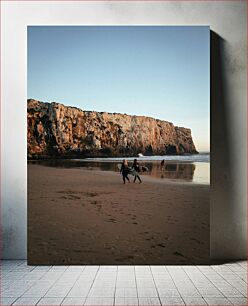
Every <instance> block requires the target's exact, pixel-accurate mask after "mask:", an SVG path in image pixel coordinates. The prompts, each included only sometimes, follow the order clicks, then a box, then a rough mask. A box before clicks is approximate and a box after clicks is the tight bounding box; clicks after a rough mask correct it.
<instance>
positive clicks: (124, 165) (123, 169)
mask: <svg viewBox="0 0 248 306" xmlns="http://www.w3.org/2000/svg"><path fill="white" fill-rule="evenodd" d="M120 173H121V174H122V179H123V184H125V183H126V179H127V180H128V182H129V183H130V180H129V177H128V176H127V175H128V163H127V160H126V159H123V162H122V164H121V170H120Z"/></svg>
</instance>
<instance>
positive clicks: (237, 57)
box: [1, 0, 247, 259]
mask: <svg viewBox="0 0 248 306" xmlns="http://www.w3.org/2000/svg"><path fill="white" fill-rule="evenodd" d="M1 6H2V59H1V63H2V98H1V123H2V125H1V126H2V128H1V133H2V137H1V141H2V143H1V148H2V150H1V178H2V181H1V184H2V186H1V187H2V191H1V197H2V199H1V200H2V202H1V203H2V206H1V212H2V221H1V222H2V228H3V254H2V257H3V258H5V259H7V258H8V259H20V258H26V256H27V254H26V253H27V251H26V244H27V195H26V194H27V175H26V171H27V169H26V148H27V143H26V141H27V140H26V98H27V96H26V63H27V59H26V51H27V50H26V27H27V25H65V24H71V25H84V24H104V25H112V24H121V25H126V24H137V25H143V24H150V25H153V24H156V25H210V27H211V29H212V30H213V31H214V32H215V33H217V34H218V35H219V37H217V36H216V35H213V45H212V47H213V48H212V56H213V57H212V80H213V82H212V84H211V85H212V91H211V98H212V101H211V104H212V112H211V122H212V132H211V136H212V140H211V149H212V169H211V171H212V172H211V180H212V188H211V232H210V236H211V256H212V258H229V259H235V258H245V257H246V216H247V213H246V148H247V140H246V132H247V129H246V101H247V91H246V71H247V70H246V68H247V67H246V2H245V1H236V0H235V1H199V2H198V1H187V2H186V1H182V2H180V1H161V2H157V1H155V2H140V1H138V2H132V3H131V2H119V3H116V2H113V1H110V2H99V1H96V2H94V3H91V2H90V1H75V2H72V1H69V2H64V1H53V2H52V1H49V2H48V1H44V2H40V1H23V2H22V1H13V2H11V1H4V2H1Z"/></svg>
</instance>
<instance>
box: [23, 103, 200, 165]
mask: <svg viewBox="0 0 248 306" xmlns="http://www.w3.org/2000/svg"><path fill="white" fill-rule="evenodd" d="M27 120H28V158H29V159H34V158H60V157H61V158H67V157H68V158H84V157H107V156H108V157H113V156H137V155H138V153H142V154H144V155H167V154H168V155H176V154H184V153H190V154H195V153H197V151H196V148H195V146H194V143H193V140H192V137H191V130H190V129H187V128H182V127H177V126H174V125H173V124H172V123H170V122H167V121H162V120H158V119H154V118H151V117H145V116H131V115H126V114H117V113H106V112H95V111H83V110H81V109H79V108H76V107H67V106H64V105H63V104H60V103H55V102H52V103H44V102H40V101H36V100H33V99H29V100H28V107H27Z"/></svg>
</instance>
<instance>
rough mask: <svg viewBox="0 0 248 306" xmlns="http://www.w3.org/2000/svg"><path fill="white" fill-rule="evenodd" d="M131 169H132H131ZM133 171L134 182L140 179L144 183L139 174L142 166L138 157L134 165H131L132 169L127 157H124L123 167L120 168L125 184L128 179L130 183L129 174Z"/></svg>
mask: <svg viewBox="0 0 248 306" xmlns="http://www.w3.org/2000/svg"><path fill="white" fill-rule="evenodd" d="M130 170H131V171H130ZM131 172H132V173H133V175H134V180H133V182H134V183H135V182H136V179H138V180H139V182H140V183H142V181H141V178H140V176H139V172H140V166H139V163H138V161H137V159H136V158H135V159H134V161H133V165H132V167H131V169H130V168H129V166H128V162H127V160H126V159H123V162H122V164H121V169H120V173H121V174H122V179H123V184H125V183H126V180H127V181H128V182H129V183H130V180H129V177H128V174H130V173H131Z"/></svg>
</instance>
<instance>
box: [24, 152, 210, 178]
mask: <svg viewBox="0 0 248 306" xmlns="http://www.w3.org/2000/svg"><path fill="white" fill-rule="evenodd" d="M124 158H125V159H127V161H128V163H129V166H132V162H133V160H134V157H118V158H113V157H110V158H85V159H49V160H37V161H29V163H35V164H40V165H44V166H49V167H56V168H57V167H59V168H78V169H80V168H84V169H88V170H95V169H97V170H102V171H115V172H118V171H119V169H118V166H117V165H118V164H119V163H121V162H122V160H123V159H124ZM137 160H138V162H139V164H140V165H142V166H145V167H147V168H148V171H147V172H143V173H142V175H143V176H151V177H154V178H157V179H160V180H164V179H170V180H173V181H184V182H188V183H200V184H209V183H210V154H209V153H200V154H195V155H180V156H178V155H176V156H168V155H166V156H143V157H137ZM162 160H164V161H165V163H164V166H163V167H161V161H162ZM144 179H145V178H144Z"/></svg>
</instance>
